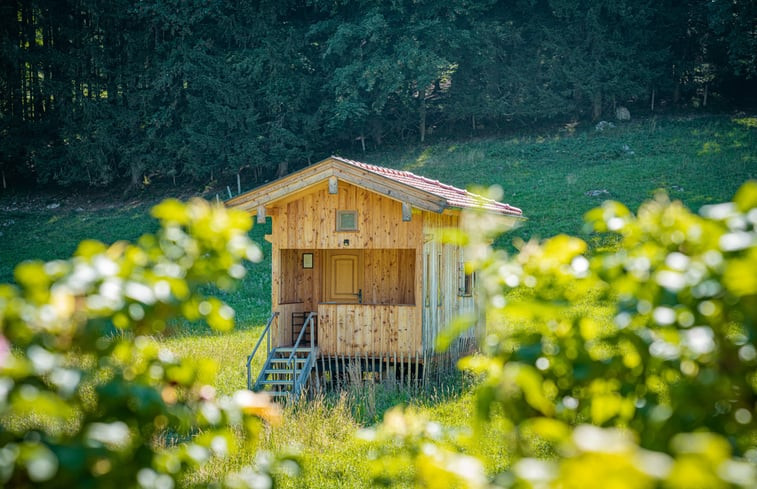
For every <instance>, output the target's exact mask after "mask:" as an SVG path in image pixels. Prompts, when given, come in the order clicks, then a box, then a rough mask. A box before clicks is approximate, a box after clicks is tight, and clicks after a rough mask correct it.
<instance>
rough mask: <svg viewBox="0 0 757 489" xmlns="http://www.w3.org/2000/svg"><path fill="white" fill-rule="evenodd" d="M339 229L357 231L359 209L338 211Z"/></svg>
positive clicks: (337, 222)
mask: <svg viewBox="0 0 757 489" xmlns="http://www.w3.org/2000/svg"><path fill="white" fill-rule="evenodd" d="M336 230H337V231H357V211H337V213H336Z"/></svg>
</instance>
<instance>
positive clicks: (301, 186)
mask: <svg viewBox="0 0 757 489" xmlns="http://www.w3.org/2000/svg"><path fill="white" fill-rule="evenodd" d="M331 177H336V178H337V179H338V180H341V181H344V182H347V183H350V184H352V185H355V186H357V187H361V188H364V189H366V190H369V191H372V192H375V193H377V194H381V195H384V196H386V197H388V198H390V199H394V200H397V201H399V202H404V203H407V204H410V205H412V206H413V207H416V208H418V209H422V210H425V211H429V212H436V213H441V212H443V211H444V210H445V209H447V208H448V207H449V206H448V204H447V200H446V199H445V198H443V197H440V196H438V195H435V194H433V193H431V192H426V191H424V190H421V189H418V188H415V187H413V186H410V185H406V184H404V183H401V182H397V181H395V180H392V179H391V178H388V177H385V176H383V175H379V174H377V173H374V172H372V171H369V170H365V169H363V168H359V167H356V166H354V165H351V164H349V163H346V162H344V161H341V160H339V159H335V158H331V157H329V158H326V159H325V160H322V161H319V162H318V163H315V164H313V165H310V166H308V167H305V168H303V169H302V170H299V171H296V172H294V173H291V174H289V175H287V176H285V177H282V178H279V179H277V180H275V181H273V182H270V183H267V184H265V185H261V186H260V187H257V188H255V189H252V190H250V191H248V192H245V193H243V194H240V195H238V196H236V197H234V198H232V199H229V200H227V201H226V202H225V203H226V206H228V207H235V208H238V209H242V210H246V211H248V212H250V213H251V214H255V213H257V209H258V207H260V206H270V205H273V204H275V203H276V202H277V201H279V200H282V199H285V198H287V197H288V196H290V195H292V194H293V193H295V192H299V191H302V190H305V189H307V188H309V187H311V186H314V185H317V184H319V183H321V182H323V181H327V180H328V179H329V178H331Z"/></svg>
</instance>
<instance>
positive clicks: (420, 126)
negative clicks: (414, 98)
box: [418, 94, 426, 143]
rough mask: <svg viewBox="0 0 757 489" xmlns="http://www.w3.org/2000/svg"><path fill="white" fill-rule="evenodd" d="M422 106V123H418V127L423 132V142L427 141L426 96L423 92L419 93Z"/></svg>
mask: <svg viewBox="0 0 757 489" xmlns="http://www.w3.org/2000/svg"><path fill="white" fill-rule="evenodd" d="M419 98H420V102H421V106H420V123H419V124H418V129H419V130H420V133H421V143H423V142H424V141H426V98H425V97H424V96H423V94H420V95H419Z"/></svg>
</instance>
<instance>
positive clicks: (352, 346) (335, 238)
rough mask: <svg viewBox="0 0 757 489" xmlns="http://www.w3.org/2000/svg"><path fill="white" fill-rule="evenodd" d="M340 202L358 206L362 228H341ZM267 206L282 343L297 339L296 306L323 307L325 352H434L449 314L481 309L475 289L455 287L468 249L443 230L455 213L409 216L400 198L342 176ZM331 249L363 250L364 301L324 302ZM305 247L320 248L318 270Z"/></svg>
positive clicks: (321, 340) (316, 251)
mask: <svg viewBox="0 0 757 489" xmlns="http://www.w3.org/2000/svg"><path fill="white" fill-rule="evenodd" d="M337 210H355V211H357V217H358V230H357V231H349V232H337V231H336V212H337ZM267 212H268V213H269V214H270V215H271V216H272V221H273V224H272V235H271V244H272V250H273V251H272V274H273V276H272V288H273V290H272V293H271V298H272V304H273V307H274V309H275V310H279V311H280V313H281V316H280V320H279V321H278V323H277V327H276V329H275V330H274V331H273V337H274V338H275V340H274V341H277V345H285V344H288V343H289V342H290V341H291V335H290V333H289V328H290V325H289V319H288V318H289V317H290V316H291V312H292V311H293V310H295V309H297V310H299V311H313V310H318V311H319V320H318V321H319V324H318V329H319V347H320V349H321V351H322V352H323V353H324V354H362V353H368V354H370V353H373V354H379V353H388V352H397V353H400V352H404V353H407V354H415V353H416V352H419V353H421V354H433V353H434V352H435V345H436V338H437V336H438V335H439V332H440V331H441V330H442V329H443V328H444V327H445V326H446V325H447V324H448V323H449V321H450V320H451V319H452V318H454V317H455V316H456V315H457V314H458V313H460V312H466V311H473V310H475V301H474V298H473V297H462V296H460V295H459V293H458V292H459V287H460V268H459V266H460V263H461V261H462V259H461V258H462V257H461V253H462V251H461V250H460V249H459V248H457V247H456V246H453V245H449V244H446V245H445V244H442V243H440V242H439V241H438V240H437V239H436V233H437V232H438V231H439V230H441V229H442V228H445V227H457V226H458V223H459V215H458V214H457V213H452V214H450V213H447V212H445V213H444V214H435V213H430V212H415V213H413V215H412V219H411V220H410V221H409V222H407V221H403V220H402V203H401V202H399V201H396V200H393V199H390V198H387V197H384V196H382V195H379V194H377V193H374V192H371V191H369V190H366V189H363V188H360V187H357V186H355V185H351V184H349V183H346V182H343V181H339V183H338V192H337V194H330V193H329V192H328V185H327V183H326V182H324V183H323V184H319V185H316V186H313V187H310V188H308V189H306V190H303V191H300V192H298V193H296V194H293V195H291V196H289V197H287V198H286V199H284V200H280V201H278V202H276V204H275V205H273V206H271V207H269V208H267ZM345 240H349V244H346V243H345ZM327 249H362V250H364V251H363V253H364V263H365V270H364V274H365V275H364V279H365V282H364V283H365V288H364V291H363V293H364V303H363V304H362V305H355V307H345V305H334V304H321V303H320V302H321V301H322V291H321V288H322V284H323V270H322V267H323V257H322V255H323V250H327ZM302 253H313V268H312V269H304V268H303V267H302ZM284 316H287V317H286V318H285V317H284ZM473 334H474V332H473V331H471V332H470V333H468V336H471V337H472V336H473ZM469 343H470V342H469ZM372 349H373V350H372Z"/></svg>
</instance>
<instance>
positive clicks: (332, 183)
mask: <svg viewBox="0 0 757 489" xmlns="http://www.w3.org/2000/svg"><path fill="white" fill-rule="evenodd" d="M338 192H339V180H337V178H336V177H329V193H330V194H331V195H335V194H337V193H338Z"/></svg>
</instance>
